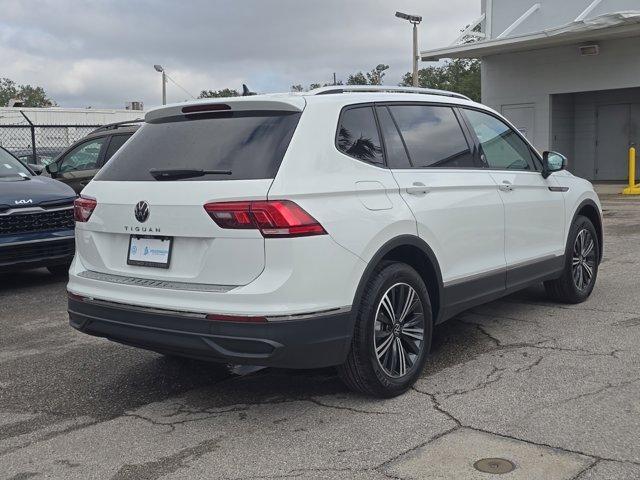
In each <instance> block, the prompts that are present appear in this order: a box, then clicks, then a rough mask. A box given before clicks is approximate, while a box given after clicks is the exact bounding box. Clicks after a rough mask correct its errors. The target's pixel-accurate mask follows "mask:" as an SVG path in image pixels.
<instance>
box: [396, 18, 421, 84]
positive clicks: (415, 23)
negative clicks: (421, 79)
mask: <svg viewBox="0 0 640 480" xmlns="http://www.w3.org/2000/svg"><path fill="white" fill-rule="evenodd" d="M396 17H398V18H402V19H403V20H408V21H409V23H411V24H412V25H413V86H414V87H417V86H418V60H419V58H420V57H419V56H418V24H419V23H420V22H421V21H422V17H420V16H418V15H409V14H407V13H402V12H396Z"/></svg>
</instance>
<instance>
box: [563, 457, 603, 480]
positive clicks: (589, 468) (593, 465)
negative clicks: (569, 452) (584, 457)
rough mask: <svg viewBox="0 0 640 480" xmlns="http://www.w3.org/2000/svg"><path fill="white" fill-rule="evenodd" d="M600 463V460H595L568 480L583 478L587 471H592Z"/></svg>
mask: <svg viewBox="0 0 640 480" xmlns="http://www.w3.org/2000/svg"><path fill="white" fill-rule="evenodd" d="M600 462H602V460H601V459H599V458H596V459H595V460H594V461H593V462H591V464H589V465H587V466H586V467H585V468H583V469H582V470H580V471H579V472H578V473H576V474H575V475H574V476H573V477H571V478H570V480H579V479H580V478H581V477H583V476H584V475H585V474H586V473H587V472H588V471H589V470H592V469H593V468H595V467H596V466H597V465H599V464H600Z"/></svg>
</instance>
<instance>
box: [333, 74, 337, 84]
mask: <svg viewBox="0 0 640 480" xmlns="http://www.w3.org/2000/svg"><path fill="white" fill-rule="evenodd" d="M333 84H334V85H335V84H336V72H333Z"/></svg>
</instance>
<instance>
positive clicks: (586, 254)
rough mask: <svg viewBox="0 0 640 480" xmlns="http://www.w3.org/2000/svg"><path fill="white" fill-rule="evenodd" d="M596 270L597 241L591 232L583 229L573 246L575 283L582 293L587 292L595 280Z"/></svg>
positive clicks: (572, 266)
mask: <svg viewBox="0 0 640 480" xmlns="http://www.w3.org/2000/svg"><path fill="white" fill-rule="evenodd" d="M595 270H596V249H595V240H594V238H593V235H591V232H589V230H587V229H586V228H583V229H582V230H580V231H579V232H578V235H577V236H576V240H575V242H574V244H573V257H572V260H571V272H572V274H573V283H574V284H575V286H576V287H577V288H578V290H580V291H584V290H586V289H587V288H588V287H589V286H590V285H591V283H592V282H593V279H594V274H595Z"/></svg>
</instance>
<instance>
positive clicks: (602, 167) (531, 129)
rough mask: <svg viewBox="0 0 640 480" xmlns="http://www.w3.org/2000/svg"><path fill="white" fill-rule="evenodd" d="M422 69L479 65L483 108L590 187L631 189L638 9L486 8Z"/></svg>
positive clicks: (615, 2)
mask: <svg viewBox="0 0 640 480" xmlns="http://www.w3.org/2000/svg"><path fill="white" fill-rule="evenodd" d="M481 1H482V15H481V17H480V18H478V19H477V20H476V21H475V22H473V23H472V24H471V25H469V26H468V27H467V28H466V30H464V31H463V32H462V34H461V35H460V37H459V38H458V39H456V41H454V42H453V44H451V45H450V46H445V47H442V48H438V49H434V50H427V51H422V52H421V58H422V60H423V61H435V60H440V59H444V58H478V59H481V60H482V102H483V103H484V104H486V105H489V106H491V107H493V108H494V109H496V110H498V111H499V112H501V113H502V114H503V115H505V116H506V117H508V118H509V119H510V120H511V121H512V122H513V123H514V124H515V126H516V127H517V128H518V129H519V130H520V131H521V132H522V133H523V134H524V135H525V136H527V137H528V138H529V139H530V140H531V142H532V143H533V144H534V145H535V146H536V147H537V148H538V149H539V150H540V151H542V150H556V151H558V152H561V153H564V154H565V155H566V156H567V157H568V158H569V169H570V170H571V171H573V172H574V173H575V174H577V175H579V176H581V177H585V178H588V179H590V180H594V181H620V180H626V179H627V171H628V170H627V168H628V167H627V159H628V149H629V147H630V146H631V145H633V144H635V145H640V0H481Z"/></svg>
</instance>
